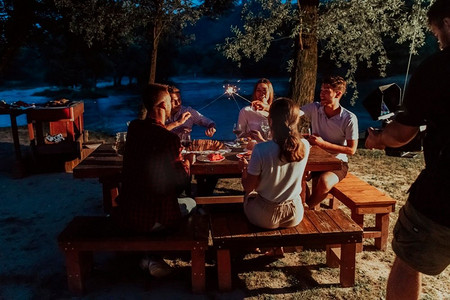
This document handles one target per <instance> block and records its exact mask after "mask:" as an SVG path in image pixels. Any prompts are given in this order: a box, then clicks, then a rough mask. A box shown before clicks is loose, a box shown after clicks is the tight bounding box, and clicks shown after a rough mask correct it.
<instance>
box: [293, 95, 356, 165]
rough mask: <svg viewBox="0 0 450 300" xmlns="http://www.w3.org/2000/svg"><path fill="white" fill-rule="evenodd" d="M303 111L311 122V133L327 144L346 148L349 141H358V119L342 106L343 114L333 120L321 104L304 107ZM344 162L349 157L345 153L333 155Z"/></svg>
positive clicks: (316, 103) (310, 104)
mask: <svg viewBox="0 0 450 300" xmlns="http://www.w3.org/2000/svg"><path fill="white" fill-rule="evenodd" d="M301 109H302V111H303V112H304V113H305V116H306V117H307V118H308V119H309V120H310V122H311V133H312V134H314V135H318V136H320V137H321V138H322V139H324V140H325V141H327V142H330V143H333V144H336V145H341V146H346V145H347V140H358V138H359V134H358V119H357V118H356V115H355V114H354V113H352V112H351V111H349V110H347V109H345V108H344V107H342V106H341V112H340V113H339V114H337V115H335V116H332V117H331V118H328V117H327V115H326V114H325V111H324V108H323V106H321V105H320V103H319V102H313V103H309V104H306V105H304V106H302V108H301ZM332 154H335V155H336V157H337V158H339V159H340V160H342V161H344V162H348V157H347V155H346V154H344V153H332Z"/></svg>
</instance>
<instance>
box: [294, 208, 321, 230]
mask: <svg viewBox="0 0 450 300" xmlns="http://www.w3.org/2000/svg"><path fill="white" fill-rule="evenodd" d="M313 214H315V212H314V211H312V210H307V211H305V214H304V216H303V220H302V221H301V222H300V224H298V225H297V226H296V227H295V229H296V230H297V232H298V233H299V234H300V235H306V234H317V233H319V230H318V229H317V228H316V226H314V224H313V223H312V222H311V218H310V216H311V215H313Z"/></svg>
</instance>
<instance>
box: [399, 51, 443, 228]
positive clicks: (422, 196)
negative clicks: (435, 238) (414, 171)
mask: <svg viewBox="0 0 450 300" xmlns="http://www.w3.org/2000/svg"><path fill="white" fill-rule="evenodd" d="M449 87H450V47H447V48H446V49H444V50H443V51H440V52H438V53H435V54H434V55H432V56H430V57H429V58H428V59H426V60H425V61H424V62H423V63H422V64H421V65H420V66H419V67H418V68H417V70H416V71H415V72H414V74H413V75H412V76H411V79H410V81H409V83H408V88H407V89H406V93H405V98H404V102H403V106H404V112H401V113H399V114H398V115H397V116H396V121H397V122H399V123H401V124H404V125H409V126H421V125H426V126H427V129H426V134H425V137H424V145H423V150H424V156H425V170H424V171H423V172H422V173H421V175H420V176H419V177H418V178H417V180H416V181H415V183H414V184H413V185H412V187H411V190H410V196H409V198H408V201H410V203H411V204H412V205H413V206H414V207H415V208H416V209H417V210H418V211H420V212H421V213H422V214H423V215H425V216H427V217H428V218H430V219H431V220H433V221H435V222H436V223H439V224H442V225H445V226H447V227H450V218H449V217H448V216H449V214H450V197H449V196H448V192H447V190H448V187H450V175H449V172H450V88H449Z"/></svg>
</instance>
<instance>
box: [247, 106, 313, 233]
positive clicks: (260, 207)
mask: <svg viewBox="0 0 450 300" xmlns="http://www.w3.org/2000/svg"><path fill="white" fill-rule="evenodd" d="M299 119H300V109H299V107H298V106H297V104H295V103H294V102H293V101H292V100H290V99H288V98H279V99H277V100H276V101H274V102H273V104H272V105H271V107H270V110H269V125H270V130H271V133H272V137H273V139H272V140H271V141H267V142H263V143H259V144H257V145H255V148H254V149H253V153H252V156H251V160H250V162H248V161H247V160H246V159H245V158H243V159H241V160H240V164H239V165H240V168H241V170H242V185H243V187H244V191H245V194H246V198H245V201H244V211H245V214H246V216H247V218H248V219H249V221H250V222H251V223H252V224H254V225H256V226H259V227H262V228H267V229H275V228H279V227H293V226H296V225H298V224H299V223H300V221H301V220H302V218H303V204H302V200H301V198H300V193H301V191H302V181H301V180H302V177H303V173H304V171H305V166H306V162H307V160H308V156H309V148H310V147H309V143H308V141H307V140H305V139H303V138H302V137H301V135H300V134H299V132H298V122H299Z"/></svg>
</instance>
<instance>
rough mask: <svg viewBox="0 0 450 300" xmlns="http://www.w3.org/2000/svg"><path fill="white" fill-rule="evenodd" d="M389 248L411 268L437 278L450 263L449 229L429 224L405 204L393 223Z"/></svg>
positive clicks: (411, 207)
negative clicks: (390, 246) (392, 233)
mask: <svg viewBox="0 0 450 300" xmlns="http://www.w3.org/2000/svg"><path fill="white" fill-rule="evenodd" d="M392 249H393V250H394V252H395V254H397V256H398V257H400V258H401V259H402V260H403V261H404V262H406V263H407V264H408V265H409V266H410V267H412V268H413V269H415V270H417V271H419V272H421V273H424V274H427V275H438V274H440V273H441V272H442V271H444V270H445V268H446V267H447V266H448V265H449V264H450V228H448V227H445V226H442V225H439V224H437V223H435V222H433V221H431V220H430V219H428V218H427V217H425V216H423V215H422V214H420V213H419V212H418V211H417V210H416V209H414V207H413V206H412V205H411V204H409V202H406V204H405V205H404V206H403V207H402V208H401V209H400V212H399V216H398V220H397V223H396V224H395V228H394V238H393V240H392Z"/></svg>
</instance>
